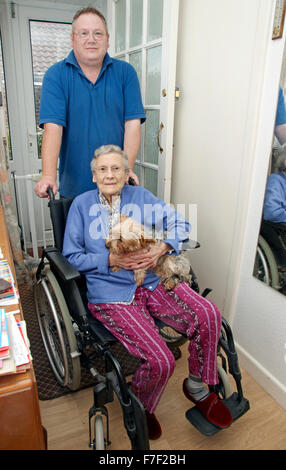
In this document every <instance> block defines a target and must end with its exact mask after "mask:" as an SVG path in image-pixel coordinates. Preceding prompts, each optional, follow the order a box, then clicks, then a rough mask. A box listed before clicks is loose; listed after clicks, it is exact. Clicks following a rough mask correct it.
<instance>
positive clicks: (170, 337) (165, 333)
mask: <svg viewBox="0 0 286 470" xmlns="http://www.w3.org/2000/svg"><path fill="white" fill-rule="evenodd" d="M159 331H160V335H161V336H162V338H163V339H164V340H165V341H166V343H167V345H168V346H172V347H179V346H182V345H183V344H185V343H186V341H187V338H186V336H184V335H182V334H181V333H178V332H177V331H176V330H174V329H173V328H172V327H171V326H168V325H164V326H163V327H162V328H160V330H159Z"/></svg>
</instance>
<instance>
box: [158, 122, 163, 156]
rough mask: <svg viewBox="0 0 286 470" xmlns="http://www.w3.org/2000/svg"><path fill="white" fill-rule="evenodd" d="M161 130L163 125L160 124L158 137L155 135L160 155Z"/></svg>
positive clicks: (161, 148)
mask: <svg viewBox="0 0 286 470" xmlns="http://www.w3.org/2000/svg"><path fill="white" fill-rule="evenodd" d="M163 128H164V124H163V123H162V122H161V124H160V127H159V130H158V135H157V142H158V147H159V150H160V152H161V153H162V152H163V150H164V149H163V147H161V132H162V129H163Z"/></svg>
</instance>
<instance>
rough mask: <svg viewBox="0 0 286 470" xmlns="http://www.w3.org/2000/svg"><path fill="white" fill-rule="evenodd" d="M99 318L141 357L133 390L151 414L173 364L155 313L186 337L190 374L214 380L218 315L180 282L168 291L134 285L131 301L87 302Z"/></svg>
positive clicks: (211, 381) (205, 380)
mask: <svg viewBox="0 0 286 470" xmlns="http://www.w3.org/2000/svg"><path fill="white" fill-rule="evenodd" d="M88 306H89V309H90V311H91V313H92V315H93V316H94V317H95V318H97V319H98V320H99V321H100V322H102V323H103V324H104V326H105V327H106V328H107V329H108V330H109V331H111V333H112V334H113V335H114V336H115V337H116V338H117V339H118V340H119V341H120V342H121V343H122V344H123V345H124V346H125V348H126V349H127V351H128V352H129V353H130V354H131V355H133V356H136V357H139V358H140V359H142V363H141V365H140V367H139V368H138V369H137V371H136V372H135V374H134V376H133V378H132V390H133V392H134V393H135V394H136V395H137V397H138V398H139V399H140V400H141V402H142V404H143V406H144V407H145V409H147V410H148V411H149V412H150V413H153V412H154V410H155V408H156V406H157V405H158V402H159V400H160V398H161V395H162V393H163V391H164V389H165V387H166V385H167V382H168V380H169V378H170V377H171V375H172V373H173V371H174V368H175V359H174V356H173V354H172V352H171V351H170V350H169V348H168V347H167V345H166V343H165V341H164V340H163V339H162V337H161V336H160V334H159V332H158V328H157V326H156V325H155V323H154V319H153V317H156V318H159V319H161V320H163V321H164V323H166V324H168V325H170V326H171V327H172V328H174V329H175V330H176V331H178V332H180V333H185V334H186V335H187V337H188V339H189V340H190V341H189V347H188V351H189V358H188V364H189V373H191V374H194V375H197V376H199V377H201V379H202V381H203V382H205V383H206V384H209V385H213V384H216V383H218V375H217V344H218V340H219V335H220V329H221V315H220V312H219V310H218V309H217V307H216V306H215V305H214V303H213V302H211V301H210V300H208V299H206V298H204V297H202V296H201V295H199V294H197V293H196V292H195V291H194V290H192V289H191V288H190V287H189V286H188V284H186V283H181V284H180V285H179V286H177V287H175V289H174V290H173V291H169V292H167V291H166V290H165V289H164V287H163V286H162V285H159V286H157V287H156V289H154V291H153V292H152V291H149V290H148V289H146V288H144V287H138V288H137V290H136V293H135V297H134V299H133V302H132V303H131V304H129V305H125V304H111V303H107V304H89V305H88Z"/></svg>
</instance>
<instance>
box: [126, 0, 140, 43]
mask: <svg viewBox="0 0 286 470" xmlns="http://www.w3.org/2000/svg"><path fill="white" fill-rule="evenodd" d="M142 28H143V0H132V2H131V4H130V44H129V46H130V47H134V46H138V45H139V44H141V43H142V31H143V30H142Z"/></svg>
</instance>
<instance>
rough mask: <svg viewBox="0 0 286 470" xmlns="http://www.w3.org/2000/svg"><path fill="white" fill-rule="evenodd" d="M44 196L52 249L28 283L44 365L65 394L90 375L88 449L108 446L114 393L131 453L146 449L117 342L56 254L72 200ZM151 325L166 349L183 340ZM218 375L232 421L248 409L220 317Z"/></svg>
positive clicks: (194, 413) (197, 422)
mask: <svg viewBox="0 0 286 470" xmlns="http://www.w3.org/2000/svg"><path fill="white" fill-rule="evenodd" d="M48 194H49V203H48V205H49V208H50V215H51V220H52V226H53V232H54V241H55V243H54V246H53V247H50V248H44V249H43V252H42V257H41V260H40V263H39V266H38V268H37V272H36V279H35V283H34V299H35V305H36V312H37V318H38V322H39V326H40V332H41V337H42V341H43V344H44V346H45V350H46V354H47V356H48V359H49V363H50V366H51V368H52V370H53V373H54V375H55V377H56V379H57V381H58V382H59V384H60V385H61V386H63V387H68V388H69V389H70V390H71V391H75V390H78V388H79V386H80V380H81V368H82V367H87V368H88V369H89V370H90V373H91V374H92V376H93V377H94V381H95V384H94V387H93V405H92V406H91V408H90V410H89V447H91V448H92V449H94V450H105V449H106V448H107V446H108V445H110V444H111V442H110V431H109V419H108V408H107V406H106V405H107V404H108V403H110V402H112V401H113V400H114V395H116V397H117V399H118V400H119V403H120V405H121V409H122V415H123V422H124V426H125V429H126V432H127V435H128V437H129V440H130V445H131V449H132V450H149V449H150V445H149V439H148V431H147V424H146V417H145V410H144V408H143V405H142V403H141V402H140V401H139V399H138V398H137V397H136V396H135V394H134V393H133V392H132V390H131V389H130V387H129V386H128V385H127V383H126V380H125V377H124V375H123V372H122V366H121V364H120V363H119V361H118V359H117V358H116V357H115V355H114V353H113V352H112V351H111V347H112V345H114V344H115V343H116V342H118V340H117V339H116V338H115V337H114V336H113V335H112V334H111V333H110V332H109V331H108V330H107V329H105V327H104V326H103V325H102V324H101V323H100V322H99V321H98V320H96V319H95V318H94V317H93V316H92V315H91V314H90V312H89V310H88V307H87V297H86V285H85V279H84V276H82V275H81V274H80V273H79V272H78V271H77V270H76V269H75V268H74V267H73V266H72V265H71V264H70V263H69V262H68V261H67V260H66V258H65V257H64V256H63V255H62V253H61V251H62V244H63V236H64V229H65V223H66V218H67V214H68V210H69V207H70V205H71V202H72V199H64V198H60V199H56V198H55V197H54V195H53V193H52V191H51V190H50V189H49V190H48ZM198 247H199V244H198V243H197V242H191V241H189V242H188V246H187V248H188V249H195V248H198ZM190 273H191V274H192V285H191V287H192V288H193V289H195V290H196V291H197V292H199V286H198V282H197V278H196V275H195V273H194V272H193V270H192V268H191V267H190ZM210 291H211V290H210V289H205V291H204V292H203V293H202V295H203V296H206V295H207V294H208V293H209V292H210ZM156 322H157V321H156ZM157 326H158V328H159V331H160V334H161V336H162V338H163V339H164V340H165V341H166V343H167V345H168V346H169V347H170V348H171V349H172V348H173V347H177V348H178V347H179V346H181V345H182V344H184V342H186V341H187V338H186V337H185V336H184V335H181V334H179V333H177V332H176V331H174V330H173V329H172V328H170V327H168V326H167V325H166V324H164V323H163V322H162V321H158V322H157ZM98 358H100V360H102V363H103V365H104V373H100V372H98V370H97V369H96V368H95V366H94V359H98ZM228 372H229V373H230V374H231V375H232V376H233V378H234V381H235V384H236V389H237V391H235V392H234V393H232V387H231V385H230V381H229V378H228ZM218 373H219V384H217V385H216V386H212V387H210V388H211V390H212V391H215V392H216V393H217V394H218V396H219V397H220V398H221V399H222V400H224V402H225V404H226V405H227V406H228V408H229V409H230V411H231V413H232V416H233V419H234V420H235V419H237V418H239V417H240V416H242V415H243V414H244V413H245V412H246V411H247V410H248V409H249V402H248V400H247V399H246V398H245V397H244V396H243V391H242V386H241V372H240V369H239V364H238V357H237V353H236V350H235V345H234V340H233V336H232V332H231V328H230V326H229V325H228V323H227V321H226V320H225V319H222V330H221V335H220V340H219V344H218ZM186 418H187V419H188V420H189V421H190V422H191V423H192V424H193V425H194V426H195V427H196V428H197V429H198V430H199V431H200V432H202V433H203V434H205V435H212V434H214V433H216V432H218V431H219V429H220V428H217V427H216V426H214V425H212V424H211V423H209V422H208V421H207V420H206V419H205V418H204V417H203V416H202V415H201V414H200V412H199V411H198V410H196V407H193V408H191V409H190V410H188V411H187V412H186Z"/></svg>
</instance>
